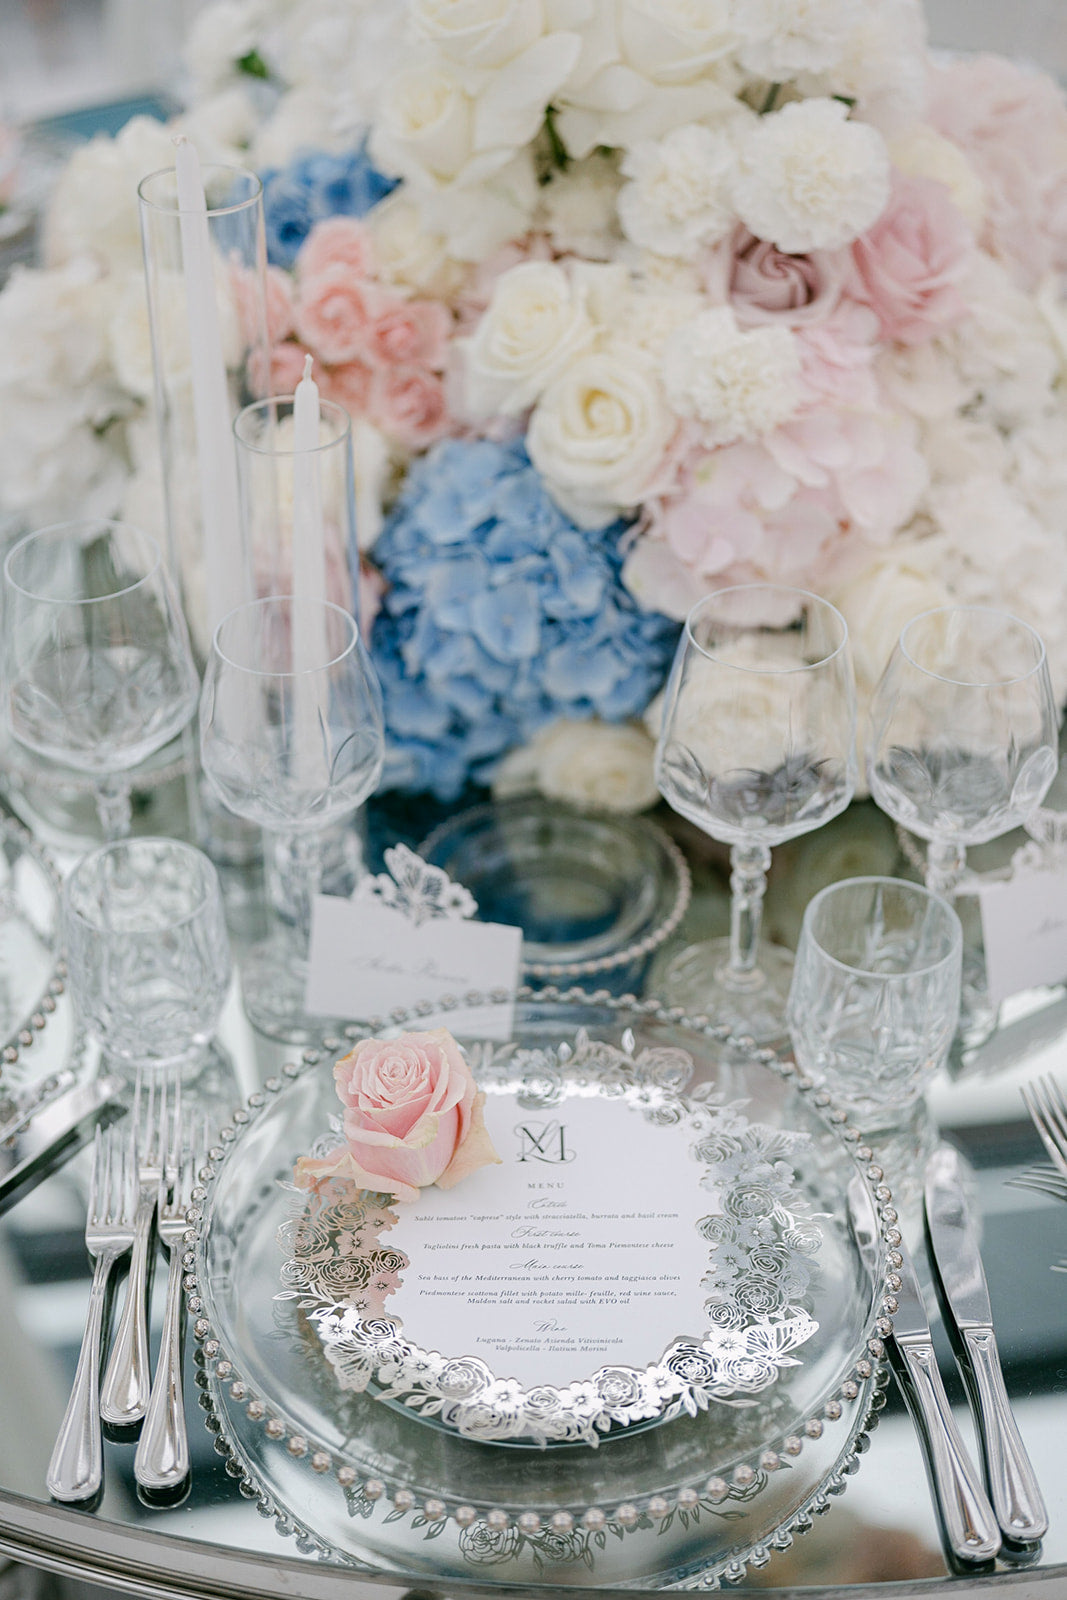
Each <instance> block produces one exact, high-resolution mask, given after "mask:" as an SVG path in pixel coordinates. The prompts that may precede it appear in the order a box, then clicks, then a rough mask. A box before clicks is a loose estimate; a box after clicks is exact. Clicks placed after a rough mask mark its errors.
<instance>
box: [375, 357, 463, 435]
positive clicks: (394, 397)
mask: <svg viewBox="0 0 1067 1600" xmlns="http://www.w3.org/2000/svg"><path fill="white" fill-rule="evenodd" d="M370 409H371V416H372V419H373V421H374V422H375V423H376V424H377V425H378V427H379V428H381V430H382V432H383V433H387V434H389V436H390V437H391V438H393V439H396V440H397V442H398V443H399V444H403V445H406V446H407V447H408V448H409V449H411V450H419V449H421V448H422V446H423V445H427V444H430V443H431V442H432V441H433V440H434V439H440V438H441V437H442V435H443V434H445V433H447V432H448V427H449V421H450V418H449V411H448V403H447V401H446V399H445V386H444V384H443V383H442V381H441V379H440V378H439V377H437V376H436V375H435V374H434V373H432V372H425V371H423V369H422V368H421V367H382V368H379V370H378V371H377V372H376V373H375V374H374V381H373V383H372V385H371V404H370Z"/></svg>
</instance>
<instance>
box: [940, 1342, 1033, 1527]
mask: <svg viewBox="0 0 1067 1600" xmlns="http://www.w3.org/2000/svg"><path fill="white" fill-rule="evenodd" d="M961 1332H962V1334H963V1346H964V1350H965V1352H966V1356H967V1360H968V1364H969V1366H970V1371H971V1376H972V1379H973V1389H974V1395H975V1399H976V1402H977V1407H978V1414H979V1421H980V1426H979V1429H978V1434H979V1437H980V1439H981V1441H982V1458H983V1461H984V1463H985V1475H986V1484H987V1485H988V1488H989V1497H990V1499H991V1500H992V1502H993V1509H994V1511H995V1512H996V1515H997V1521H998V1522H999V1523H1000V1530H1001V1532H1002V1533H1003V1535H1004V1537H1005V1539H1007V1540H1008V1541H1009V1542H1010V1543H1012V1544H1037V1543H1038V1542H1039V1541H1040V1540H1041V1539H1043V1538H1044V1536H1045V1534H1046V1533H1047V1532H1048V1512H1047V1511H1046V1509H1045V1502H1044V1500H1043V1499H1042V1497H1041V1490H1040V1489H1039V1488H1038V1484H1037V1479H1036V1477H1035V1476H1034V1469H1033V1467H1032V1466H1031V1465H1030V1459H1029V1457H1028V1456H1027V1454H1026V1448H1025V1446H1024V1445H1023V1441H1022V1439H1021V1437H1020V1435H1019V1428H1018V1425H1017V1423H1016V1421H1015V1417H1014V1416H1013V1414H1012V1409H1011V1404H1010V1402H1009V1400H1008V1395H1007V1391H1006V1389H1005V1388H1004V1376H1003V1373H1002V1372H1001V1369H1000V1356H999V1354H998V1352H997V1340H996V1335H995V1334H994V1332H993V1330H992V1328H963V1329H961Z"/></svg>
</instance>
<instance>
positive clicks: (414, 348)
mask: <svg viewBox="0 0 1067 1600" xmlns="http://www.w3.org/2000/svg"><path fill="white" fill-rule="evenodd" d="M451 332H452V317H451V315H450V313H449V312H448V310H447V309H446V308H445V307H444V306H443V305H441V304H440V302H439V301H437V300H401V299H400V298H399V296H398V297H397V298H396V299H394V300H390V301H389V302H388V303H387V304H386V305H385V306H384V308H383V309H382V310H381V311H380V312H379V314H378V318H377V320H376V322H375V323H374V325H373V327H372V328H371V330H370V336H369V338H368V341H367V359H368V360H369V361H373V362H375V363H376V365H378V366H382V367H429V368H430V369H431V370H432V371H434V372H440V371H441V370H442V369H443V368H444V365H445V359H446V357H447V355H448V338H449V334H450V333H451Z"/></svg>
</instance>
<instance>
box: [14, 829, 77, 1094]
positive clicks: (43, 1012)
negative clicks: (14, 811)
mask: <svg viewBox="0 0 1067 1600" xmlns="http://www.w3.org/2000/svg"><path fill="white" fill-rule="evenodd" d="M60 893H61V891H60V881H59V874H58V872H57V871H56V868H55V867H54V865H53V864H52V861H51V858H50V857H49V856H48V855H47V854H46V852H45V851H44V850H42V849H41V847H40V846H39V845H37V844H36V843H35V842H34V840H33V838H32V836H31V835H30V833H29V830H28V829H27V828H25V827H23V825H22V824H21V823H20V822H16V821H15V820H14V819H13V818H10V817H0V1065H2V1069H3V1076H4V1077H5V1078H9V1077H11V1076H13V1074H14V1071H15V1069H16V1068H17V1067H18V1066H19V1063H20V1058H22V1057H23V1056H24V1054H25V1052H26V1051H27V1050H29V1049H30V1047H31V1046H32V1045H33V1043H34V1041H35V1039H36V1038H37V1037H38V1035H40V1034H41V1033H42V1032H43V1031H44V1028H45V1026H46V1024H47V1022H48V1020H49V1018H50V1017H52V1016H53V1015H54V1014H55V1012H56V1009H57V1001H58V1000H59V997H60V996H61V995H62V994H63V992H64V989H65V987H66V965H65V963H64V961H63V956H62V952H61V949H60V930H59V902H60ZM27 996H28V997H29V998H28V999H27Z"/></svg>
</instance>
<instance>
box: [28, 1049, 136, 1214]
mask: <svg viewBox="0 0 1067 1600" xmlns="http://www.w3.org/2000/svg"><path fill="white" fill-rule="evenodd" d="M124 1087H125V1085H124V1083H123V1080H122V1079H121V1078H118V1077H113V1076H112V1077H103V1078H94V1079H93V1081H92V1082H91V1083H81V1084H76V1085H75V1086H74V1087H73V1088H71V1089H68V1090H67V1091H66V1093H64V1094H60V1095H58V1096H56V1097H55V1098H54V1099H51V1100H48V1101H47V1103H45V1104H44V1105H42V1107H41V1108H40V1109H39V1110H37V1111H35V1112H34V1113H33V1114H32V1115H30V1116H28V1117H27V1116H21V1117H16V1118H15V1119H13V1120H12V1121H11V1122H10V1123H8V1125H7V1137H6V1138H4V1140H3V1142H2V1143H0V1213H3V1212H4V1211H6V1210H8V1208H9V1207H10V1206H13V1205H14V1203H15V1201H16V1200H20V1199H21V1198H22V1196H23V1195H24V1194H28V1193H29V1191H30V1190H31V1189H32V1188H33V1187H34V1186H35V1185H36V1184H38V1183H40V1181H41V1179H42V1178H46V1177H47V1176H48V1174H49V1173H50V1172H54V1171H55V1169H56V1167H58V1166H61V1165H62V1163H63V1162H64V1161H66V1160H68V1159H69V1157H70V1156H72V1155H74V1154H75V1152H76V1151H78V1150H80V1149H81V1147H82V1145H84V1144H85V1143H86V1141H87V1140H88V1139H90V1138H91V1137H92V1134H93V1130H94V1128H95V1127H96V1124H97V1123H98V1122H99V1121H100V1120H101V1118H103V1117H106V1116H113V1115H118V1114H121V1112H122V1110H123V1109H124V1108H123V1107H122V1106H121V1105H120V1104H119V1102H118V1099H117V1097H118V1096H119V1095H120V1094H121V1093H122V1090H123V1088H124Z"/></svg>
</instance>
